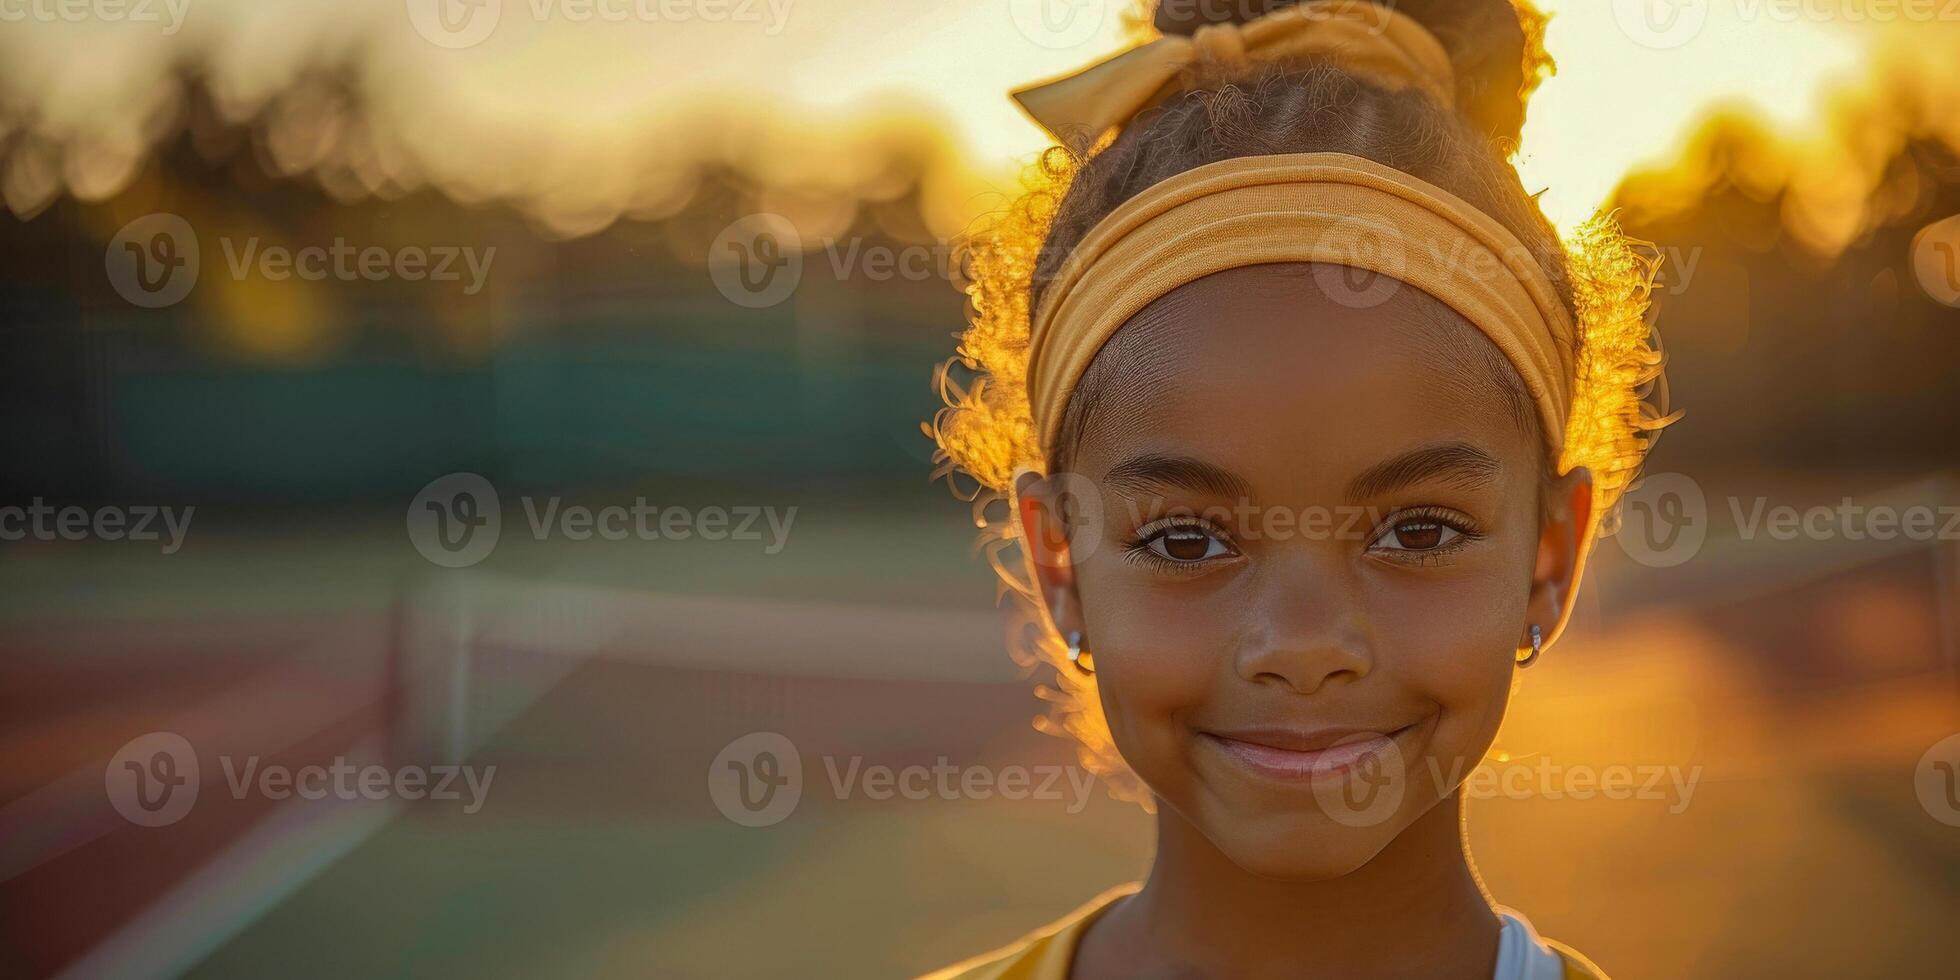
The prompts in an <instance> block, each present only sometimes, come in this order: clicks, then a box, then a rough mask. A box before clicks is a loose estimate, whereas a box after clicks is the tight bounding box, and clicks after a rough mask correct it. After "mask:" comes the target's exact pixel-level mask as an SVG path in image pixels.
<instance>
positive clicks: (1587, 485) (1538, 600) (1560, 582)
mask: <svg viewBox="0 0 1960 980" xmlns="http://www.w3.org/2000/svg"><path fill="white" fill-rule="evenodd" d="M1548 492H1549V493H1550V494H1551V499H1550V500H1549V501H1548V504H1549V506H1548V507H1547V508H1546V514H1545V517H1544V522H1543V525H1542V526H1541V527H1540V528H1539V533H1538V555H1537V559H1536V561H1535V562H1534V563H1533V566H1532V570H1531V597H1530V599H1529V601H1528V602H1527V604H1526V611H1527V619H1526V622H1525V632H1524V634H1523V638H1522V640H1521V641H1520V642H1519V644H1518V649H1520V650H1529V649H1531V626H1532V624H1537V626H1538V628H1539V629H1540V630H1542V631H1543V632H1544V643H1545V645H1546V646H1549V645H1551V642H1552V641H1553V640H1555V639H1557V638H1558V634H1559V632H1560V631H1561V630H1563V629H1564V628H1565V620H1566V618H1567V616H1568V615H1570V612H1571V607H1572V597H1573V595H1574V594H1575V593H1576V592H1577V591H1578V588H1579V576H1580V573H1581V572H1582V571H1584V569H1585V563H1586V555H1587V554H1588V552H1589V551H1590V550H1591V547H1590V546H1591V544H1592V542H1591V537H1592V533H1593V520H1592V518H1593V512H1592V510H1593V475H1592V471H1591V470H1589V469H1586V468H1585V467H1583V466H1576V467H1573V468H1572V470H1571V471H1570V472H1568V473H1566V474H1565V475H1564V476H1561V477H1559V478H1558V479H1557V480H1556V481H1554V482H1553V484H1552V486H1551V488H1550V489H1549V491H1548Z"/></svg>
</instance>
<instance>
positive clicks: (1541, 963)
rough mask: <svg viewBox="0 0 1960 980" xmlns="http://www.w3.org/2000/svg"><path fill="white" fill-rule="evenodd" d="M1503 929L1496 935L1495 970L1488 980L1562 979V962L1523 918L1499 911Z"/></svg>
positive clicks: (1498, 915)
mask: <svg viewBox="0 0 1960 980" xmlns="http://www.w3.org/2000/svg"><path fill="white" fill-rule="evenodd" d="M1497 918H1498V920H1499V921H1500V922H1502V923H1503V926H1504V927H1503V929H1502V930H1500V931H1499V932H1498V934H1497V970H1496V971H1495V972H1494V973H1493V974H1492V975H1491V980H1562V978H1563V977H1564V976H1565V961H1564V960H1562V959H1560V958H1559V955H1558V953H1556V952H1554V951H1553V950H1552V948H1551V947H1549V946H1547V945H1545V944H1544V942H1543V941H1541V940H1540V939H1539V938H1538V933H1537V932H1536V931H1534V930H1533V929H1532V928H1531V923H1530V922H1527V921H1525V918H1524V916H1522V915H1519V914H1518V913H1516V912H1513V911H1511V910H1509V909H1499V910H1498V911H1497Z"/></svg>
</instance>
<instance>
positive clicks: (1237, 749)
mask: <svg viewBox="0 0 1960 980" xmlns="http://www.w3.org/2000/svg"><path fill="white" fill-rule="evenodd" d="M1415 728H1416V726H1415V725H1413V724H1410V725H1404V726H1403V727H1401V728H1398V729H1395V730H1394V731H1391V732H1388V733H1385V734H1384V733H1382V732H1374V731H1366V730H1355V729H1343V730H1325V731H1318V732H1293V731H1279V730H1272V731H1243V732H1232V733H1230V734H1225V733H1220V732H1199V733H1198V735H1199V737H1200V739H1202V740H1203V741H1204V742H1206V743H1207V744H1209V745H1211V746H1213V747H1214V748H1217V749H1218V750H1219V751H1220V752H1222V753H1224V754H1225V756H1226V757H1227V758H1230V759H1231V760H1233V761H1234V762H1237V763H1238V764H1239V765H1241V766H1244V767H1245V768H1248V769H1251V770H1252V771H1253V772H1255V773H1257V774H1259V775H1261V776H1265V777H1267V778H1269V779H1282V780H1290V781H1296V782H1298V781H1312V780H1316V779H1335V778H1346V776H1347V774H1348V773H1350V772H1353V771H1356V770H1364V771H1365V770H1368V769H1372V768H1374V767H1377V766H1380V765H1381V764H1382V759H1383V756H1384V755H1386V754H1388V753H1393V752H1398V751H1399V745H1398V741H1399V740H1400V739H1401V738H1402V736H1404V735H1407V734H1408V733H1410V732H1412V731H1414V730H1415Z"/></svg>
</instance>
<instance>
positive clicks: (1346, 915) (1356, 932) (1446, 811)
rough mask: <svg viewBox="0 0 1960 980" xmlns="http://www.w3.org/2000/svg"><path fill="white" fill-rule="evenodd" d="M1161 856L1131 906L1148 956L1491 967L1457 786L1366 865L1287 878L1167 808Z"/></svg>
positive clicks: (1486, 918) (1376, 969) (1273, 970)
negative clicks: (1320, 877)
mask: <svg viewBox="0 0 1960 980" xmlns="http://www.w3.org/2000/svg"><path fill="white" fill-rule="evenodd" d="M1157 828H1158V842H1157V859H1156V862H1155V863H1154V864H1153V865H1152V867H1151V871H1150V877H1149V879H1148V880H1147V881H1146V882H1145V883H1144V887H1143V890H1142V891H1141V892H1139V893H1138V894H1137V895H1136V896H1135V897H1134V898H1133V899H1131V900H1130V901H1128V902H1126V903H1124V905H1123V906H1122V907H1119V909H1117V910H1113V911H1112V913H1111V915H1112V917H1115V916H1116V915H1117V913H1118V912H1122V913H1125V914H1124V915H1123V916H1122V918H1123V919H1127V920H1128V922H1127V923H1126V925H1127V928H1124V927H1120V926H1119V928H1120V931H1122V932H1123V933H1125V934H1126V936H1125V941H1126V943H1139V944H1141V945H1133V946H1132V947H1131V948H1132V949H1134V950H1139V951H1141V950H1145V949H1147V950H1148V954H1147V956H1144V957H1142V960H1143V961H1144V962H1150V963H1154V964H1162V965H1165V966H1172V967H1175V969H1172V970H1168V971H1166V972H1167V973H1179V972H1182V971H1188V970H1195V971H1196V972H1197V973H1199V974H1200V975H1204V976H1245V977H1251V976H1260V975H1268V974H1277V975H1284V976H1290V977H1302V976H1338V977H1370V976H1433V977H1459V976H1460V977H1488V976H1490V971H1491V965H1492V964H1493V963H1494V962H1495V961H1496V955H1497V934H1498V921H1497V917H1496V914H1495V913H1493V912H1492V911H1491V908H1490V903H1489V901H1488V899H1486V898H1485V896H1484V894H1483V891H1482V889H1481V888H1479V887H1478V885H1477V880H1476V876H1475V875H1474V874H1473V873H1472V872H1471V870H1470V864H1469V857H1468V855H1467V853H1466V852H1465V850H1464V845H1463V835H1462V827H1461V810H1460V803H1459V801H1458V798H1457V797H1456V796H1455V795H1454V794H1452V795H1451V796H1449V797H1447V798H1445V799H1444V800H1443V801H1442V802H1440V803H1438V804H1437V805H1436V806H1435V807H1432V808H1431V809H1430V811H1429V812H1428V813H1426V814H1424V815H1423V816H1422V817H1421V818H1419V819H1418V820H1417V821H1416V822H1415V823H1413V824H1411V825H1410V826H1409V827H1408V828H1406V829H1405V830H1403V832H1402V833H1400V834H1398V835H1396V838H1395V840H1394V841H1392V842H1391V843H1390V844H1389V845H1388V847H1386V848H1385V849H1383V850H1382V852H1381V853H1380V854H1377V855H1376V856H1375V857H1374V858H1373V859H1372V860H1370V861H1369V862H1368V863H1367V864H1365V865H1363V866H1362V867H1360V868H1359V869H1357V870H1355V871H1353V872H1350V873H1349V874H1346V875H1342V876H1341V877H1339V878H1333V879H1328V880H1324V881H1283V880H1275V879H1272V878H1264V877H1260V876H1258V875H1255V874H1252V873H1250V872H1248V871H1246V870H1245V869H1243V868H1241V867H1239V866H1238V865H1237V864H1234V863H1233V862H1232V860H1231V859H1230V858H1228V857H1226V856H1225V855H1224V854H1223V853H1222V852H1220V851H1219V850H1218V849H1217V847H1215V846H1214V845H1213V844H1212V843H1211V841H1210V840H1209V839H1208V838H1206V837H1205V836H1204V835H1203V834H1202V833H1200V832H1199V831H1198V830H1197V828H1195V827H1193V826H1191V825H1190V824H1189V823H1187V822H1185V820H1184V819H1183V818H1182V817H1180V816H1178V815H1177V814H1176V813H1175V812H1173V811H1171V810H1170V809H1169V808H1168V807H1164V806H1161V805H1160V806H1159V807H1158V809H1157Z"/></svg>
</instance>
